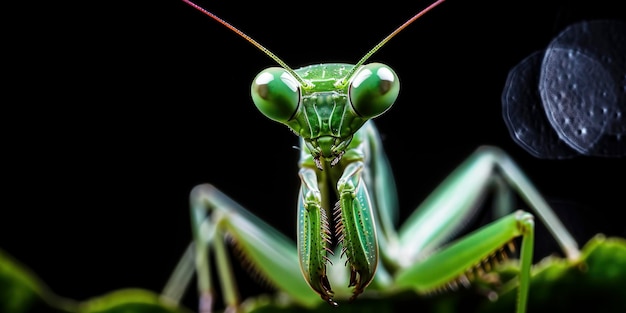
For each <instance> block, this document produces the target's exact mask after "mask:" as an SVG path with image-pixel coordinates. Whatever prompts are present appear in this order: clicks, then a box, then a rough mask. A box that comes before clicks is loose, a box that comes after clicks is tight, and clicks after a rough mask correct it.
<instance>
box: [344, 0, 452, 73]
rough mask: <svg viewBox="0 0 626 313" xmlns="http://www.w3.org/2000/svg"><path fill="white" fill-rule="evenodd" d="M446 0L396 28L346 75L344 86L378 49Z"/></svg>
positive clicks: (431, 6)
mask: <svg viewBox="0 0 626 313" xmlns="http://www.w3.org/2000/svg"><path fill="white" fill-rule="evenodd" d="M444 1H445V0H437V1H435V2H433V3H432V4H431V5H429V6H428V7H426V8H425V9H423V10H422V11H420V12H418V13H417V14H415V15H414V16H413V17H412V18H410V19H408V20H407V21H406V22H404V24H402V25H400V26H399V27H398V28H396V30H394V31H393V32H392V33H391V34H389V35H387V37H385V38H384V39H383V40H381V41H380V42H379V43H378V44H377V45H376V46H374V48H372V49H371V50H370V51H369V52H367V53H366V54H365V55H364V56H363V57H362V58H361V59H360V60H359V62H357V63H356V64H355V65H354V67H353V68H352V70H351V71H350V72H349V73H348V75H346V78H344V79H343V81H342V84H345V83H346V82H347V80H349V79H350V77H352V75H353V74H354V72H356V70H357V69H358V68H359V67H361V65H363V63H365V61H367V59H369V58H370V57H371V56H372V55H373V54H374V53H376V51H378V49H380V48H381V47H382V46H383V45H385V44H386V43H387V42H388V41H389V40H391V38H393V37H395V36H396V35H397V34H398V33H399V32H401V31H402V30H403V29H405V28H406V27H407V26H409V25H410V24H411V23H413V22H414V21H415V20H417V19H418V18H420V17H421V16H422V15H424V14H426V12H428V11H430V10H431V9H433V8H434V7H436V6H438V5H440V4H441V3H442V2H444Z"/></svg>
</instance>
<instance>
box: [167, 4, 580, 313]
mask: <svg viewBox="0 0 626 313" xmlns="http://www.w3.org/2000/svg"><path fill="white" fill-rule="evenodd" d="M183 1H184V2H186V3H188V4H190V5H191V6H193V7H195V8H196V9H198V10H200V11H201V12H203V13H205V14H206V15H209V16H210V17H212V18H213V19H215V20H216V21H218V22H220V23H221V24H223V25H225V26H226V27H228V28H230V29H231V30H233V31H235V32H236V33H237V34H239V35H240V36H242V37H243V38H245V39H246V40H248V41H249V42H250V43H252V44H254V45H255V46H257V47H259V48H260V49H261V50H262V51H263V52H265V53H266V54H268V55H269V56H270V57H271V58H273V59H274V60H275V61H276V62H277V63H278V64H279V65H280V67H272V68H269V69H266V70H263V71H262V72H261V73H260V74H258V75H257V76H256V78H254V80H253V83H252V87H251V93H252V99H253V102H254V104H255V105H256V106H257V108H258V109H259V111H261V113H263V114H264V115H265V116H267V117H268V118H270V119H272V120H274V121H276V122H280V123H283V124H285V125H287V126H288V127H289V128H290V129H291V130H292V131H293V132H294V133H295V134H297V135H298V136H299V137H300V151H301V156H300V160H299V167H300V171H299V176H300V180H301V187H300V190H299V196H298V203H297V210H298V214H297V216H298V217H297V223H298V228H297V243H295V244H294V243H293V241H292V240H291V239H289V238H288V237H287V236H285V235H283V234H281V233H279V232H278V231H277V230H275V229H274V228H272V227H271V226H269V225H268V224H267V223H265V222H264V221H262V220H260V219H259V218H257V217H255V216H254V215H253V214H251V213H250V212H249V211H247V210H245V209H244V208H242V207H241V206H240V205H238V204H237V203H236V202H235V201H233V200H231V199H230V198H229V197H228V196H226V195H225V194H223V193H221V192H220V191H219V190H218V189H216V188H215V187H213V186H212V185H208V184H206V185H200V186H197V187H196V188H194V189H193V191H192V192H191V196H190V202H191V212H192V223H193V235H194V243H193V244H192V246H191V247H190V249H189V254H188V255H187V256H186V257H185V258H183V262H181V266H180V267H179V270H178V271H176V272H175V274H174V275H173V279H172V280H171V283H170V284H168V286H166V289H165V291H164V294H165V295H166V296H168V297H170V298H174V299H176V298H180V294H181V293H182V290H181V289H183V288H180V287H177V286H184V285H185V284H186V282H187V281H188V280H189V279H190V276H191V273H192V272H193V271H191V270H189V268H188V267H186V266H185V265H186V264H187V263H185V262H184V261H185V260H187V259H189V258H191V257H190V255H194V259H195V270H196V272H197V275H198V284H199V292H200V299H201V304H200V310H201V311H202V312H210V311H212V303H213V298H214V295H213V294H212V290H213V287H212V284H213V281H212V279H211V276H210V273H211V270H210V262H211V260H214V261H215V265H216V267H217V273H218V275H219V281H220V283H221V284H222V288H221V289H222V290H223V294H224V295H223V297H224V302H225V304H226V305H227V306H228V308H229V309H235V308H238V306H239V305H240V300H239V299H238V296H237V291H236V290H237V288H236V286H235V280H234V278H233V275H232V269H231V265H230V261H229V259H228V254H227V251H226V247H225V244H224V240H223V239H224V237H229V238H232V239H233V242H234V243H235V244H236V246H237V248H238V249H239V250H240V251H241V253H242V254H243V255H244V257H245V258H246V259H247V260H248V261H249V262H250V263H251V264H252V265H254V268H255V269H256V270H257V271H258V272H259V273H260V274H261V275H262V276H263V277H264V278H265V279H266V280H267V281H269V282H271V283H272V284H273V285H274V286H275V287H276V288H277V289H278V290H279V291H281V292H282V293H284V294H286V295H288V297H289V298H290V299H291V300H292V301H293V302H295V303H296V304H298V305H301V306H302V307H305V308H307V307H309V308H310V307H314V306H317V305H318V304H319V303H320V297H321V299H323V300H324V301H326V302H327V303H329V304H331V305H332V306H337V305H338V304H337V303H338V302H337V301H339V300H341V299H349V300H355V299H356V298H357V296H359V295H360V294H364V295H367V294H368V293H369V294H377V295H379V296H381V295H382V296H384V295H389V294H395V293H398V292H402V291H407V290H413V291H415V292H416V293H418V294H428V293H431V292H437V291H441V290H445V289H454V288H456V287H457V286H459V285H461V286H469V285H470V284H471V281H472V280H473V279H475V278H476V277H477V276H480V275H481V273H482V271H483V270H485V267H484V265H485V264H491V263H490V262H491V261H492V259H494V258H499V257H500V256H502V254H504V253H506V252H505V251H506V250H505V249H504V248H505V247H507V246H508V245H510V244H511V243H512V242H513V241H514V240H515V239H516V238H520V237H521V240H520V241H521V250H520V251H519V257H520V274H519V280H518V282H517V283H516V286H517V288H518V305H517V312H525V310H526V301H527V299H528V297H529V284H530V282H529V280H530V269H531V265H532V264H531V263H532V254H533V234H534V215H536V216H538V217H539V219H540V220H541V221H542V222H543V223H545V224H546V225H547V227H548V229H549V230H550V231H551V233H552V234H553V236H554V237H555V238H556V240H557V241H558V242H559V244H560V245H561V247H562V249H563V250H564V252H565V254H566V255H567V257H568V258H570V259H574V260H575V259H577V258H578V257H579V251H578V247H577V244H576V242H575V240H573V238H572V236H571V235H570V234H569V233H568V231H567V230H566V229H565V227H564V226H563V225H562V223H561V222H560V221H559V219H558V218H557V217H556V216H555V215H554V213H553V212H552V210H551V209H550V207H549V206H548V204H547V203H546V201H545V200H544V199H543V198H542V197H541V195H540V194H539V193H538V192H537V191H536V189H535V188H534V187H533V185H532V183H531V182H530V181H529V180H528V178H527V177H526V176H525V175H524V174H523V173H522V172H521V171H520V169H519V168H518V167H517V166H516V165H515V163H514V162H513V161H512V160H511V159H510V158H509V157H508V156H507V155H506V154H505V153H504V152H502V151H501V150H499V149H497V148H493V147H481V148H479V149H478V150H477V151H476V152H475V153H474V154H472V155H471V156H470V157H469V158H468V159H467V160H466V161H465V162H464V163H463V164H461V165H460V166H459V167H458V168H457V169H456V170H455V171H454V172H453V173H452V174H450V176H449V177H448V178H447V179H445V180H444V181H443V182H442V183H441V185H440V186H439V187H438V188H437V189H436V190H435V191H434V192H433V193H432V194H431V195H430V196H429V197H428V198H427V199H425V200H424V202H423V203H422V204H421V205H420V206H419V207H418V208H417V209H416V210H415V212H414V213H413V214H412V215H411V216H410V217H409V218H408V219H407V220H406V221H404V223H403V225H402V226H401V227H399V228H398V229H396V226H395V225H394V216H396V212H397V210H398V203H397V199H396V187H395V184H394V179H393V177H392V172H391V166H390V163H389V160H388V159H387V157H386V155H385V152H384V151H383V148H382V142H381V138H380V136H379V133H378V131H377V129H376V126H375V125H374V123H373V122H372V119H374V118H375V117H377V116H379V115H381V114H383V113H384V112H385V111H387V110H389V109H390V108H391V106H392V105H393V104H394V102H395V101H396V98H397V97H398V95H399V91H400V83H399V80H398V76H397V75H396V73H395V71H394V70H393V69H391V68H390V67H388V66H386V65H384V64H381V63H370V64H366V63H365V62H366V61H367V59H368V58H369V57H370V56H371V55H372V54H373V53H375V52H376V51H377V50H378V49H379V48H380V47H381V46H382V45H383V44H384V43H386V42H387V41H388V40H389V39H390V38H392V37H393V36H394V35H395V34H397V33H398V32H399V31H401V30H402V29H403V28H404V27H406V26H407V25H409V24H410V23H412V22H413V21H414V20H415V19H417V18H418V17H419V16H421V15H422V14H424V13H425V12H426V11H428V10H430V9H432V8H434V7H435V6H437V5H439V4H440V3H441V2H443V0H439V1H437V2H435V3H433V4H432V5H430V6H429V7H428V8H426V9H425V10H423V11H422V12H420V13H418V14H417V15H415V16H414V17H413V18H412V19H410V20H409V21H407V22H406V23H404V24H403V25H402V26H400V27H399V28H398V29H396V30H395V31H394V32H393V33H392V34H391V35H389V36H388V37H387V38H385V39H384V40H383V41H381V43H380V44H378V45H377V46H376V47H374V48H373V49H372V50H371V51H370V52H369V53H367V54H366V55H365V56H364V57H363V58H362V59H361V60H360V61H359V62H357V63H356V64H355V65H351V64H320V65H311V66H306V67H302V68H299V69H296V70H293V69H291V68H290V67H288V66H287V65H286V64H285V63H284V62H283V61H282V60H280V59H279V58H278V57H276V56H275V55H274V54H272V53H271V52H269V51H268V50H267V49H266V48H264V47H263V46H261V45H260V44H258V43H257V42H256V41H254V40H253V39H251V38H249V37H248V36H247V35H245V34H243V33H242V32H241V31H239V30H238V29H236V28H234V27H233V26H231V25H230V24H228V23H226V22H225V21H223V20H221V19H219V18H218V17H216V16H215V15H213V14H212V13H210V12H208V11H206V10H204V9H203V8H201V7H199V6H198V5H196V4H194V3H191V2H190V1H189V0H183ZM511 190H513V191H515V192H517V193H518V194H519V195H520V196H521V198H523V199H524V200H525V201H526V202H527V203H528V205H529V207H531V208H532V209H533V210H534V212H532V214H531V213H530V212H523V211H515V210H514V208H513V207H514V205H513V203H512V201H510V200H511V193H510V192H509V191H511ZM489 192H492V193H493V194H494V199H495V201H496V203H497V210H496V211H497V212H495V213H494V215H495V216H497V217H498V218H497V219H495V221H493V222H492V223H490V224H488V225H486V226H484V227H482V228H480V229H478V230H476V231H474V232H472V233H470V234H469V235H466V236H464V237H462V238H459V239H456V240H455V241H453V242H448V241H449V239H450V238H451V237H452V236H453V235H454V234H456V232H457V230H458V229H459V228H460V227H461V226H463V224H464V222H465V221H466V220H467V219H468V218H469V216H470V215H472V214H473V213H474V210H475V209H476V208H477V207H478V206H477V204H478V203H479V202H480V200H481V199H483V198H484V196H485V195H486V194H487V193H489ZM209 254H211V257H210V256H209ZM344 264H345V266H344ZM185 269H187V271H185ZM487 270H488V269H487Z"/></svg>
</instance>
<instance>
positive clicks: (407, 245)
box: [396, 147, 580, 312]
mask: <svg viewBox="0 0 626 313" xmlns="http://www.w3.org/2000/svg"><path fill="white" fill-rule="evenodd" d="M494 190H495V192H496V194H495V200H496V201H494V202H495V205H496V208H497V212H496V214H495V215H496V216H497V217H499V218H498V219H497V220H496V221H494V222H492V223H490V224H488V225H485V226H484V227H482V228H480V229H478V230H476V231H474V232H472V233H470V234H468V235H466V236H464V237H462V238H460V239H458V240H455V241H454V242H452V243H447V242H446V241H447V240H449V239H450V238H451V237H452V236H453V235H455V234H456V232H457V231H458V229H460V228H461V227H462V226H463V224H464V222H465V221H466V220H467V219H468V217H469V216H470V215H472V214H473V213H474V211H475V210H476V209H477V207H478V206H477V204H478V203H479V202H480V201H481V199H482V198H483V197H484V196H485V195H486V193H488V192H490V191H494ZM510 191H514V192H516V193H517V194H518V195H519V196H520V197H521V198H522V199H523V200H524V201H525V202H526V203H527V204H528V206H529V208H530V209H531V211H532V213H534V214H535V215H536V216H537V217H538V218H539V219H540V220H541V221H542V222H543V223H544V224H545V225H546V226H547V228H548V230H549V231H550V232H551V233H552V235H553V236H554V237H555V239H556V241H557V242H558V243H559V245H560V246H561V248H562V249H563V251H564V253H565V255H566V256H567V257H568V258H570V259H573V260H577V259H578V258H579V256H580V252H579V250H578V246H577V243H576V241H575V240H574V239H573V237H572V236H571V235H570V233H569V232H568V231H567V229H566V228H565V227H564V226H563V224H562V223H561V222H560V220H559V219H558V218H557V217H556V215H555V214H554V212H553V211H552V209H551V208H550V207H549V206H548V204H547V202H546V201H545V200H544V199H543V197H541V195H540V194H539V192H538V191H537V190H536V189H535V187H534V186H533V185H532V184H531V182H530V180H529V179H528V178H527V177H526V176H525V175H524V174H523V173H522V171H521V170H520V169H519V168H518V167H517V165H516V164H515V163H514V162H513V160H512V159H511V158H510V157H509V156H507V155H506V154H505V153H504V152H503V151H501V150H499V149H497V148H493V147H481V148H479V149H478V150H477V151H476V152H475V153H474V154H472V155H471V156H470V157H469V158H468V159H467V160H466V161H465V162H464V163H463V164H461V165H460V166H459V167H458V168H457V169H456V170H455V171H454V172H453V173H452V174H450V175H449V176H448V178H446V179H445V180H444V181H443V182H442V183H441V184H440V186H439V187H438V188H437V189H436V190H435V191H434V192H433V193H432V194H431V196H429V197H428V198H427V199H426V200H425V201H424V202H423V204H422V205H421V206H420V207H419V208H418V209H417V210H416V212H415V213H413V214H412V215H411V216H410V217H409V219H407V221H406V223H405V224H404V225H403V226H402V228H401V229H400V232H399V238H400V246H401V248H400V249H399V250H398V251H402V255H399V256H398V258H397V259H399V260H402V263H401V264H399V266H400V267H401V268H402V269H401V270H400V271H399V272H398V274H397V275H396V285H397V286H398V287H400V288H412V289H415V290H416V291H418V292H423V293H427V292H431V291H436V290H439V289H442V288H443V289H446V288H447V287H456V286H457V285H458V283H461V284H467V283H468V279H467V276H468V274H472V271H473V270H474V269H476V268H477V267H478V268H479V269H480V267H481V266H482V264H485V262H486V261H489V260H490V259H491V258H493V257H494V255H496V254H497V253H498V251H499V250H500V249H501V248H502V246H504V245H506V244H507V243H508V242H510V241H512V240H513V239H514V238H517V237H520V236H521V237H522V249H521V253H520V266H521V268H520V274H519V275H520V280H519V288H518V307H517V312H525V310H526V301H527V298H528V291H529V285H530V269H531V264H532V254H533V251H532V250H533V245H534V221H533V220H534V218H533V215H531V214H530V213H527V212H523V211H518V212H515V213H512V214H508V215H506V214H507V212H511V211H513V204H512V201H510V199H511V197H510V196H511V194H510ZM444 244H445V246H443V247H442V245H444ZM451 289H454V288H451Z"/></svg>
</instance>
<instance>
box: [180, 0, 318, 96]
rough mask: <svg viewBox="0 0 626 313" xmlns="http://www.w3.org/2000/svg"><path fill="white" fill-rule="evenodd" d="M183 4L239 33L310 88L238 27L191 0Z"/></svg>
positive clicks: (277, 58)
mask: <svg viewBox="0 0 626 313" xmlns="http://www.w3.org/2000/svg"><path fill="white" fill-rule="evenodd" d="M182 1H183V2H185V3H187V4H189V5H190V6H192V7H194V8H195V9H196V10H198V11H200V12H202V13H204V14H206V15H207V16H209V17H210V18H212V19H214V20H215V21H217V22H218V23H220V24H222V25H224V26H226V27H227V28H228V29H230V30H232V31H234V32H235V33H237V35H239V36H241V37H242V38H243V39H245V40H247V41H248V42H249V43H251V44H253V45H254V46H255V47H257V48H259V50H261V51H263V52H264V53H265V54H267V55H268V56H269V57H270V58H272V59H273V60H274V61H276V63H278V65H280V66H282V67H283V68H284V69H285V70H287V72H289V74H291V75H292V76H293V77H295V78H296V80H297V81H298V82H299V83H300V84H302V86H303V87H304V88H306V87H309V84H308V83H307V82H305V81H304V80H303V79H302V77H300V76H299V75H298V74H297V73H296V71H294V70H293V69H292V68H291V67H289V65H287V63H285V62H284V61H283V60H281V59H280V58H279V57H278V56H276V55H275V54H274V53H272V51H270V50H269V49H267V48H265V47H264V46H263V45H261V44H260V43H258V42H257V41H256V40H254V39H252V37H250V36H248V35H246V34H245V33H244V32H242V31H241V30H239V29H238V28H237V27H235V26H233V25H231V24H230V23H228V22H226V21H225V20H223V19H221V18H219V17H217V15H215V14H213V13H211V12H209V11H208V10H206V9H205V8H203V7H201V6H199V5H197V4H195V3H193V2H191V0H182Z"/></svg>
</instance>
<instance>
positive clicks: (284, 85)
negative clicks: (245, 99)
mask: <svg viewBox="0 0 626 313" xmlns="http://www.w3.org/2000/svg"><path fill="white" fill-rule="evenodd" d="M251 93H252V101H253V102H254V104H255V105H256V107H257V109H259V111H261V113H263V114H264V115H265V116H267V117H268V118H270V119H272V120H274V121H277V122H281V123H284V122H287V121H289V120H290V119H291V118H292V117H293V115H294V114H295V113H296V110H297V109H298V105H300V84H299V83H298V81H297V80H296V79H295V78H294V77H293V76H291V74H289V73H288V72H287V71H286V70H285V69H283V68H281V67H270V68H268V69H265V70H263V71H262V72H261V73H259V74H258V75H257V76H256V77H255V78H254V81H253V82H252V88H251Z"/></svg>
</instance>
